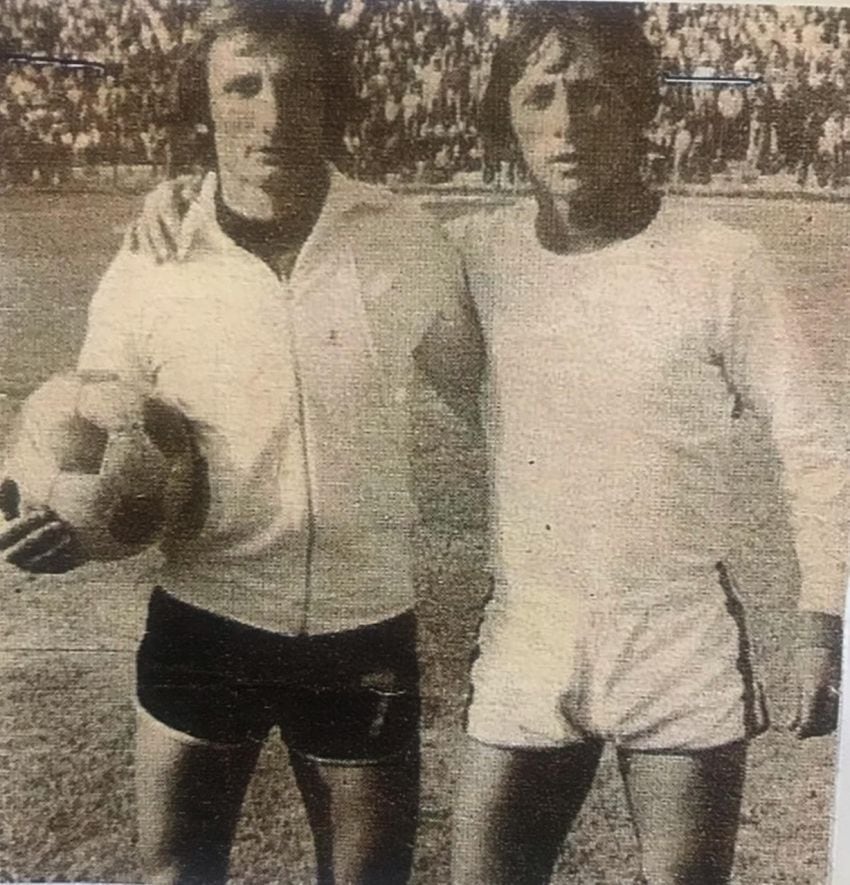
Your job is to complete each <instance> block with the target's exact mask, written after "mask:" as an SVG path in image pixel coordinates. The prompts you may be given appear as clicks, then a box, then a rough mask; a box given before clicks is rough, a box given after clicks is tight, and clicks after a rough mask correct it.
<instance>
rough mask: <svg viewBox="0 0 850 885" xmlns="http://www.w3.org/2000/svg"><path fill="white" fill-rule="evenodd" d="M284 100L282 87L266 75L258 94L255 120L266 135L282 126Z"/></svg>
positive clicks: (271, 133)
mask: <svg viewBox="0 0 850 885" xmlns="http://www.w3.org/2000/svg"><path fill="white" fill-rule="evenodd" d="M283 101H284V97H283V96H282V95H281V94H280V89H279V88H278V87H277V85H276V84H275V82H274V79H273V78H272V77H270V76H268V75H264V76H263V83H262V87H261V89H260V91H259V92H258V93H257V95H256V102H255V111H254V122H255V125H256V127H257V128H258V129H259V130H260V131H262V132H263V133H264V134H265V135H273V134H275V133H276V132H277V130H278V129H279V128H280V125H281V121H282V118H283V106H282V102H283Z"/></svg>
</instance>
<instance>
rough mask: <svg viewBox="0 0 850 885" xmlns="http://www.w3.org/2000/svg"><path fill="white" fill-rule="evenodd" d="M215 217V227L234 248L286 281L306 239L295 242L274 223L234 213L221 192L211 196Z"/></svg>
mask: <svg viewBox="0 0 850 885" xmlns="http://www.w3.org/2000/svg"><path fill="white" fill-rule="evenodd" d="M215 215H216V220H217V221H218V225H219V227H220V228H221V229H222V231H224V233H225V234H227V236H228V237H230V239H231V240H233V242H234V243H236V245H237V246H240V247H241V248H243V249H245V250H246V251H247V252H250V253H251V254H252V255H256V256H257V258H260V259H262V260H263V261H264V262H265V263H266V264H268V265H269V267H270V268H271V269H272V270H273V271H274V272H275V273H276V274H277V275H278V276H281V277H288V276H289V275H290V273H291V271H292V267H293V266H294V264H295V259H296V258H297V257H298V253H299V252H300V251H301V247H302V246H303V245H304V242H305V240H306V236H305V237H303V238H299V239H298V240H296V241H295V242H293V241H292V239H291V237H290V236H289V235H288V231H287V230H286V229H285V227H284V225H283V224H281V223H280V222H278V221H259V220H257V219H254V218H245V216H244V215H240V214H239V213H238V212H234V211H233V210H232V209H231V208H230V207H229V206H228V205H227V204H226V203H225V202H224V198H223V197H222V195H221V191H220V190H217V191H216V193H215Z"/></svg>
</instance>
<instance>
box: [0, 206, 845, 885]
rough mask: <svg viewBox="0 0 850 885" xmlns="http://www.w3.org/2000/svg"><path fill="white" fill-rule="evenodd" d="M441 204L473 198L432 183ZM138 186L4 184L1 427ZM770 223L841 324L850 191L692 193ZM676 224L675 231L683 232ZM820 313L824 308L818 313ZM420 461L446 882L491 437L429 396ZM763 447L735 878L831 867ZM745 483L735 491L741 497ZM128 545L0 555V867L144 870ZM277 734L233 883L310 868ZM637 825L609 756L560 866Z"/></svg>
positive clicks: (582, 881) (789, 260) (621, 873)
mask: <svg viewBox="0 0 850 885" xmlns="http://www.w3.org/2000/svg"><path fill="white" fill-rule="evenodd" d="M433 206H434V208H435V211H436V212H437V213H438V214H439V215H441V217H448V216H450V215H454V214H457V213H459V212H462V211H468V210H469V209H470V208H477V206H476V204H475V203H474V202H473V203H468V204H466V203H461V202H459V201H454V202H450V201H442V202H440V201H438V202H435V203H434V204H433ZM136 207H137V202H136V200H135V199H134V198H130V197H119V196H111V195H96V194H90V195H86V196H72V195H71V196H69V195H65V196H58V195H51V194H37V195H30V196H27V197H22V196H20V195H18V196H15V195H7V196H5V197H0V316H2V330H1V331H0V334H2V340H0V435H2V433H3V431H4V430H5V429H6V428H7V427H8V419H9V417H10V415H11V414H12V412H13V411H14V408H15V407H16V404H17V403H18V401H19V399H20V397H21V396H23V395H25V394H26V393H27V392H28V391H29V390H31V389H32V387H33V386H35V384H36V383H38V382H40V381H41V380H43V379H44V378H46V377H47V376H48V375H49V374H50V373H52V372H54V371H56V370H58V369H61V368H63V367H66V366H68V365H69V364H70V363H71V362H72V360H73V355H74V353H75V351H76V349H77V348H78V347H79V344H80V341H81V337H82V333H83V329H84V324H85V306H86V303H87V301H88V298H89V297H90V295H91V292H92V291H93V287H94V285H95V283H96V281H97V278H98V276H99V274H100V273H102V271H103V270H104V269H105V267H106V265H107V263H108V261H109V259H110V256H111V254H112V253H113V252H114V251H115V249H116V248H117V246H118V243H119V240H120V230H121V227H122V225H123V224H124V223H125V222H126V221H127V220H128V219H129V218H130V217H131V216H132V214H133V213H134V211H135V209H136ZM692 207H693V212H694V214H695V215H696V214H697V213H703V212H711V213H713V214H714V215H716V216H718V217H719V218H721V219H723V220H725V221H727V222H729V223H730V224H733V225H735V226H738V227H741V228H752V229H754V230H756V231H757V232H758V234H759V235H760V236H761V237H762V239H763V241H764V243H765V245H766V246H767V248H768V251H769V252H770V254H771V255H772V256H773V258H774V260H775V261H776V263H777V265H778V266H779V268H780V270H781V271H782V273H783V275H784V277H785V278H786V279H787V280H788V281H789V285H790V288H791V290H792V292H793V293H794V294H795V296H796V297H797V298H798V299H799V306H800V317H801V322H802V323H805V324H807V325H808V327H809V328H811V329H812V330H814V332H813V334H819V335H827V336H829V335H838V334H839V332H837V331H836V330H837V329H840V328H842V327H843V328H848V325H847V322H848V321H850V317H848V308H847V306H846V304H845V302H846V301H847V299H846V296H845V291H846V290H845V288H844V287H845V285H846V284H845V279H846V273H847V268H848V267H850V231H848V226H850V207H846V206H845V205H843V204H829V203H808V202H803V201H801V202H795V201H779V200H775V201H758V200H751V201H747V200H717V201H709V200H705V199H703V200H693V201H692ZM687 235H688V231H686V230H684V231H682V236H687ZM823 317H828V318H829V321H828V322H819V319H822V318H823ZM416 412H417V428H418V432H417V445H416V451H415V460H416V465H417V475H418V477H419V481H418V487H419V497H420V501H421V508H422V513H423V525H422V527H421V529H420V531H419V532H418V536H417V545H418V550H419V555H418V563H419V565H418V588H419V597H420V611H421V623H422V637H421V645H422V654H423V660H424V666H425V683H424V694H425V731H424V758H425V777H424V797H423V805H422V826H421V831H420V840H419V848H418V854H417V862H416V877H415V881H416V882H418V883H429V885H430V883H435V885H436V883H444V882H447V881H448V877H447V868H448V865H447V862H448V856H447V834H448V828H449V823H450V813H451V812H450V808H451V791H452V788H453V782H454V767H453V753H454V749H455V747H456V745H457V742H458V739H459V736H460V713H461V709H462V705H463V698H464V692H465V687H466V681H465V680H466V671H467V664H468V660H469V657H470V655H471V653H472V650H473V645H472V642H473V636H474V629H475V625H476V623H477V619H478V616H479V610H480V605H481V601H482V599H483V597H484V594H485V591H486V577H485V576H484V574H483V571H482V566H483V561H484V559H483V557H484V553H483V550H484V532H483V528H482V526H483V521H484V505H483V493H482V484H481V481H480V466H481V461H482V459H481V450H480V445H479V442H480V441H478V440H475V439H469V438H466V437H465V436H464V434H463V433H462V432H461V430H460V429H459V428H458V427H456V426H454V425H453V424H452V422H451V420H450V419H449V417H448V416H447V415H446V414H445V413H444V412H443V411H442V410H441V408H440V407H439V405H438V404H437V403H436V402H434V401H431V400H429V399H427V398H426V397H423V398H421V399H420V400H419V401H418V402H417V404H416ZM775 480H776V477H775V471H774V468H773V465H772V464H771V463H764V461H763V460H759V459H754V461H753V465H752V471H751V476H750V480H749V482H750V483H751V485H752V495H751V496H750V500H751V501H752V502H753V503H752V506H750V507H749V508H747V509H746V512H742V514H741V520H740V522H741V525H740V530H739V535H740V545H739V546H740V549H739V557H738V558H739V559H740V563H739V564H738V572H739V574H740V575H741V578H742V584H743V585H744V587H745V590H746V594H747V603H748V606H749V608H750V620H751V623H752V625H753V631H754V634H755V640H756V650H757V660H758V664H759V667H760V669H761V672H762V675H763V677H764V681H765V683H766V685H767V688H768V691H769V694H770V696H771V698H772V714H773V719H774V728H773V730H771V731H770V732H769V733H768V734H767V735H766V736H765V737H764V738H762V739H761V740H759V741H758V742H757V743H756V744H755V746H754V747H753V750H752V762H751V767H750V775H749V780H748V785H747V793H746V799H745V808H744V815H743V822H742V830H741V835H740V841H739V848H738V860H737V867H736V877H737V878H736V882H737V883H739V885H763V883H795V885H821V883H825V882H826V881H827V879H826V875H827V874H826V857H827V841H828V830H829V807H830V803H831V797H832V786H831V784H832V778H833V755H834V742H833V740H832V739H826V740H818V741H811V742H808V743H806V744H802V745H801V744H798V743H797V742H795V741H794V740H793V739H792V738H791V737H790V736H789V735H788V734H787V733H786V731H785V730H784V723H785V722H786V721H787V719H788V716H789V707H788V702H787V699H786V698H785V692H784V690H783V689H784V688H785V687H786V686H787V683H788V678H787V647H788V642H787V638H788V636H789V629H788V623H789V615H788V613H789V611H790V610H791V609H792V608H793V605H794V600H793V594H794V582H795V564H794V562H793V559H792V558H791V557H790V556H789V554H788V539H789V538H788V529H787V526H786V525H785V521H784V519H783V513H782V510H781V508H775V507H774V508H771V507H767V506H762V504H761V503H760V502H761V501H763V500H764V496H763V495H762V494H760V493H759V491H758V490H759V489H760V488H761V487H762V486H766V487H770V486H772V484H773V483H775ZM744 497H745V498H746V497H747V496H746V495H745V496H744ZM139 571H140V563H138V562H136V563H131V564H129V565H123V566H121V567H120V568H119V567H114V566H112V567H104V566H97V567H95V566H92V567H87V568H86V569H84V570H82V571H80V572H79V573H78V574H75V575H72V576H66V577H63V578H54V579H39V580H33V581H29V580H24V579H21V577H20V576H19V575H17V574H15V573H10V572H0V880H3V881H25V880H39V881H58V880H69V881H115V882H132V881H134V880H138V875H139V874H138V870H137V867H136V865H135V861H134V838H135V836H134V800H133V793H132V764H133V759H132V742H131V741H132V717H133V706H132V681H133V675H132V649H133V647H134V644H135V642H136V640H137V638H138V636H139V633H140V630H141V626H142V619H143V615H144V604H145V595H146V589H147V588H146V585H145V584H144V582H142V581H141V580H140V579H139V578H138V574H139ZM293 795H294V784H293V780H292V777H291V775H290V774H289V772H288V770H287V767H286V762H285V754H284V753H283V751H282V750H281V747H280V745H279V744H278V743H277V742H276V741H270V742H269V743H268V745H267V746H266V748H265V750H264V752H263V755H262V757H261V760H260V764H259V768H258V771H257V776H256V777H255V779H254V782H253V784H252V786H251V789H250V792H249V795H248V799H247V803H246V808H245V813H244V815H243V819H242V822H241V825H240V828H239V832H238V837H237V841H236V846H235V850H234V855H233V864H232V875H233V880H234V881H235V882H240V883H246V885H247V883H251V885H253V883H278V882H286V883H302V882H303V883H307V882H310V881H311V869H312V861H311V847H310V840H309V836H308V833H307V828H306V822H305V820H304V816H303V813H302V811H301V809H300V807H299V805H298V803H297V802H294V801H293ZM635 859H636V858H635V843H634V839H633V836H632V834H631V830H630V827H629V822H628V818H627V816H626V813H625V809H624V800H623V795H622V790H621V787H620V785H619V782H618V778H617V775H616V771H615V766H614V765H613V764H612V759H611V758H610V757H606V759H605V762H604V765H603V768H602V771H601V773H600V776H599V778H598V781H597V784H596V786H595V787H594V790H593V792H592V795H591V797H590V800H589V802H588V804H587V806H586V808H585V810H584V812H583V813H582V816H581V820H580V823H579V826H578V827H577V829H576V831H575V832H574V833H573V834H572V835H571V837H570V838H569V840H568V844H567V845H566V847H565V851H564V854H563V858H562V860H561V863H560V868H559V871H558V874H557V876H556V878H555V882H556V883H557V885H562V883H567V882H570V883H578V885H607V883H610V885H624V883H630V882H632V881H634V877H635V875H636V866H635Z"/></svg>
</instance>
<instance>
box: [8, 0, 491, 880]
mask: <svg viewBox="0 0 850 885" xmlns="http://www.w3.org/2000/svg"><path fill="white" fill-rule="evenodd" d="M341 39H342V38H341V37H340V34H339V33H338V32H336V31H335V30H334V29H333V28H331V27H330V25H329V22H328V20H327V18H326V16H325V13H324V11H323V10H322V8H321V5H319V4H315V3H311V2H296V3H292V2H287V3H269V2H262V3H255V2H251V0H242V2H240V0H234V2H223V3H218V4H214V5H213V7H212V8H211V11H210V12H209V13H208V15H207V18H206V20H205V36H204V38H203V40H202V42H201V44H200V46H199V47H198V49H197V52H196V56H195V59H194V64H195V65H196V69H195V78H196V83H195V85H196V86H197V87H198V95H200V96H201V97H200V99H199V100H200V101H201V103H202V106H203V109H204V110H206V111H207V112H208V115H209V125H210V128H211V131H212V133H213V137H214V154H215V167H214V171H211V172H210V173H209V174H208V175H207V177H206V179H205V180H204V183H203V187H202V190H201V194H200V197H199V199H198V200H197V201H196V202H195V203H194V205H193V206H192V208H191V211H190V213H189V216H188V218H187V219H186V223H187V226H189V227H190V228H191V232H192V233H191V237H190V241H189V242H188V243H187V248H186V251H185V256H184V260H182V261H180V262H177V261H168V262H162V263H158V262H157V261H156V260H154V259H153V258H151V257H148V256H147V255H144V254H140V253H138V252H134V251H132V250H131V249H130V248H129V244H128V245H127V246H125V248H122V250H121V252H120V253H119V255H118V256H117V258H116V259H115V261H114V262H113V264H112V266H111V267H110V268H109V270H108V271H107V273H106V275H105V276H104V278H103V280H102V281H101V283H100V285H99V287H98V289H97V292H96V294H95V296H94V299H93V300H92V303H91V307H90V312H89V322H88V329H87V335H86V339H85V343H84V345H83V348H82V352H81V354H80V357H79V367H80V368H81V369H86V370H103V371H109V372H113V373H115V374H117V375H118V376H120V377H121V378H122V379H124V380H126V381H128V382H130V383H132V384H134V385H137V386H139V387H140V388H142V389H143V390H147V391H150V392H151V393H152V394H155V395H156V396H158V397H161V398H162V399H164V400H166V401H168V402H169V403H172V404H174V405H176V406H177V407H179V408H180V409H181V410H182V411H183V413H184V414H185V415H186V417H187V418H188V420H189V422H190V423H191V425H192V428H193V430H194V432H195V435H196V438H197V442H198V447H199V451H200V454H201V456H202V458H203V461H204V465H205V474H206V483H207V496H208V500H207V501H206V502H205V512H204V514H203V519H202V521H201V524H200V528H199V529H198V530H197V531H196V532H195V533H194V534H192V535H190V536H188V537H187V533H186V532H185V531H184V530H183V529H184V528H185V527H180V526H177V527H174V528H175V531H174V532H173V534H172V536H171V537H170V538H167V539H166V540H165V541H164V542H163V544H162V547H163V552H164V553H165V557H164V558H165V565H164V569H163V571H162V573H161V574H159V575H158V576H157V581H158V586H157V588H156V589H155V591H154V593H153V595H152V597H151V602H150V607H149V613H148V621H147V631H146V634H145V636H144V639H143V641H142V643H141V646H140V649H139V652H138V666H137V676H138V680H137V683H138V684H137V692H138V727H137V752H136V773H137V785H138V809H139V846H140V850H141V854H142V862H143V868H144V873H145V880H146V881H149V882H155V883H166V882H180V883H199V885H200V883H203V885H213V883H216V882H224V881H225V879H226V875H227V863H228V855H229V850H230V845H231V842H232V839H233V834H234V831H235V828H236V824H237V821H238V815H239V809H240V807H241V803H242V799H243V796H244V793H245V790H246V787H247V785H248V783H249V780H250V776H251V773H252V771H253V768H254V765H255V762H256V760H257V756H258V754H259V751H260V748H261V746H262V743H263V741H264V740H265V738H266V737H267V735H268V733H269V731H270V730H271V729H273V728H275V727H279V728H280V730H281V734H282V737H283V739H284V742H285V743H286V745H287V748H288V750H289V753H290V758H291V760H292V765H293V768H294V771H295V775H296V778H297V781H298V785H299V788H300V791H301V795H302V797H303V800H304V802H305V806H306V811H307V816H308V819H309V821H310V824H311V827H312V830H313V833H314V837H315V844H316V854H317V862H318V881H319V882H322V883H332V882H336V883H342V882H346V883H367V882H372V883H376V885H384V883H390V882H397V883H401V882H405V881H407V878H408V875H409V870H410V863H411V856H412V846H413V841H414V834H415V826H416V820H417V806H418V723H419V715H418V713H419V696H418V691H419V688H418V663H417V657H416V647H415V633H416V623H415V617H414V613H413V602H414V594H413V582H412V573H411V549H410V543H409V531H410V528H411V522H412V519H413V515H414V507H413V503H412V500H411V490H410V488H409V480H410V468H409V451H410V448H411V446H410V440H409V427H408V412H409V406H408V403H407V396H408V392H409V390H410V388H411V385H412V384H413V383H414V381H415V376H416V375H417V374H419V373H424V374H425V375H426V376H427V377H428V378H429V379H430V381H431V382H432V384H433V385H434V386H435V388H436V389H437V391H438V392H439V393H441V394H442V395H443V396H444V397H445V399H446V400H447V401H448V402H449V403H450V405H452V406H454V407H455V408H457V409H458V410H460V411H462V412H464V414H465V415H466V416H467V417H471V418H472V419H474V416H475V410H476V407H477V401H476V396H477V392H478V391H477V376H478V373H479V369H480V348H479V338H478V332H477V326H476V324H475V318H474V311H471V310H470V309H469V307H468V305H467V304H466V303H465V289H464V287H463V283H462V276H461V272H460V269H459V266H458V263H457V261H456V259H455V253H454V251H453V250H452V249H451V247H450V246H449V245H448V243H447V241H446V239H445V237H444V235H443V234H442V233H441V232H440V231H439V229H438V228H436V226H435V224H434V223H433V222H432V221H431V220H430V219H428V218H427V217H424V216H422V215H420V214H419V213H418V212H416V211H413V210H411V209H409V208H404V207H401V206H399V205H398V204H397V203H396V202H395V201H394V200H392V199H391V198H390V197H389V196H388V195H387V194H385V193H384V192H382V191H380V190H378V189H376V188H373V187H371V186H368V185H362V184H358V183H355V182H352V181H350V180H348V179H346V178H344V177H343V176H342V175H340V174H339V173H338V172H337V171H335V169H334V168H333V166H332V165H331V163H330V160H331V159H332V157H333V154H334V151H335V149H336V147H337V145H338V144H339V141H340V139H341V133H342V125H343V122H344V118H343V113H344V112H345V111H346V110H347V107H346V96H347V95H348V94H349V93H348V92H347V91H346V90H345V88H344V85H345V82H346V80H347V77H348V74H349V62H348V58H347V55H346V53H345V52H344V47H343V46H342V43H341ZM0 548H2V550H3V553H4V557H5V559H6V560H7V561H8V562H10V563H12V564H14V565H17V566H19V567H21V568H25V569H28V570H30V571H41V572H49V571H63V570H67V569H68V568H71V567H73V566H75V565H78V564H79V556H78V555H77V549H76V547H75V545H74V544H73V531H72V529H71V528H70V527H68V526H66V525H64V524H63V523H61V521H59V520H57V519H56V517H55V516H54V515H53V514H51V513H49V512H34V513H28V514H25V515H23V516H19V517H18V518H15V519H13V520H12V521H11V522H9V523H8V524H7V526H6V529H5V531H4V532H2V533H1V534H0Z"/></svg>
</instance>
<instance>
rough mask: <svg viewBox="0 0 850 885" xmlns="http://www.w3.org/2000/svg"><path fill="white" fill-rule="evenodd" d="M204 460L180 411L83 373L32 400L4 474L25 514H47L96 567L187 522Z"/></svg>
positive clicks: (51, 383) (57, 379)
mask: <svg viewBox="0 0 850 885" xmlns="http://www.w3.org/2000/svg"><path fill="white" fill-rule="evenodd" d="M198 461H199V459H198V458H197V457H196V450H195V446H194V444H193V440H192V435H191V429H190V425H189V422H188V421H187V419H186V418H185V416H184V415H183V414H182V413H181V412H180V411H179V410H178V409H176V408H174V407H173V406H170V405H168V404H167V403H164V402H163V401H162V400H159V399H156V398H154V397H152V396H149V395H146V394H145V393H143V392H141V391H139V390H137V389H135V388H133V387H131V386H129V385H127V384H126V383H124V382H122V381H120V380H119V379H118V378H116V377H115V376H111V375H105V374H96V373H77V374H64V375H56V376H54V377H53V378H51V379H50V380H48V381H47V382H46V383H45V384H44V385H42V386H41V387H40V388H38V390H36V391H35V392H34V393H33V394H32V395H31V396H30V397H29V398H28V399H27V400H26V402H25V403H24V406H23V409H22V410H21V416H20V421H19V427H18V432H17V434H16V440H15V442H14V443H13V446H12V449H11V452H10V456H9V458H8V460H7V462H6V466H5V471H4V472H5V475H6V476H7V477H8V478H9V479H11V480H12V481H14V483H15V484H16V485H17V487H18V494H19V497H20V510H21V513H24V512H25V511H26V510H28V509H33V508H36V507H47V508H49V509H50V510H52V511H53V512H54V513H56V514H57V515H58V516H59V517H60V518H61V519H63V520H65V521H66V522H67V523H68V524H69V525H71V527H72V528H73V529H74V531H75V534H76V535H77V538H78V540H79V542H80V544H81V546H82V548H83V550H84V551H85V553H86V554H87V556H88V557H89V558H90V559H95V560H113V559H121V558H123V557H125V556H132V555H133V554H136V553H139V552H140V551H141V550H143V549H144V548H145V547H147V546H149V545H150V544H153V543H154V542H155V541H157V540H159V539H160V538H161V537H162V535H163V533H165V532H166V531H168V530H169V528H170V527H173V526H176V525H178V524H179V523H180V520H181V517H182V516H183V515H184V514H185V513H186V512H187V510H188V509H189V508H190V507H191V505H192V498H193V495H194V494H195V493H196V492H197V478H198V470H197V466H198Z"/></svg>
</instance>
